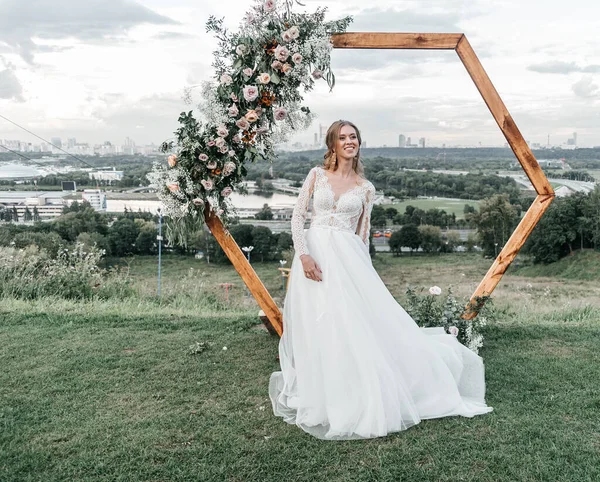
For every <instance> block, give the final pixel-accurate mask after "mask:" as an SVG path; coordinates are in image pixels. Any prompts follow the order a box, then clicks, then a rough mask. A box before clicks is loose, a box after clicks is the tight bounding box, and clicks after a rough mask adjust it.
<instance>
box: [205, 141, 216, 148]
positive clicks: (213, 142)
mask: <svg viewBox="0 0 600 482" xmlns="http://www.w3.org/2000/svg"><path fill="white" fill-rule="evenodd" d="M206 145H207V146H208V147H212V146H214V145H215V141H208V143H207V144H206Z"/></svg>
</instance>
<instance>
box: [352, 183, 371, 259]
mask: <svg viewBox="0 0 600 482" xmlns="http://www.w3.org/2000/svg"><path fill="white" fill-rule="evenodd" d="M374 200H375V186H373V184H371V183H369V184H368V185H367V189H366V195H365V202H364V204H363V212H362V214H361V216H360V219H359V220H358V227H357V229H356V234H358V235H359V236H360V238H361V239H362V241H363V243H365V246H367V247H368V246H369V234H370V233H371V211H373V201H374Z"/></svg>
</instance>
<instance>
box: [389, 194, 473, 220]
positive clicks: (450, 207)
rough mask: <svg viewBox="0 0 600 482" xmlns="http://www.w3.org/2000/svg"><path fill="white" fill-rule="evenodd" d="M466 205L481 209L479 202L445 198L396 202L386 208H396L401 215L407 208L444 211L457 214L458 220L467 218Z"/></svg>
mask: <svg viewBox="0 0 600 482" xmlns="http://www.w3.org/2000/svg"><path fill="white" fill-rule="evenodd" d="M465 204H470V205H471V206H474V207H476V208H479V201H478V200H469V199H445V198H434V199H408V200H406V201H401V202H395V203H393V204H385V205H384V207H386V208H387V207H390V206H391V207H394V208H396V209H397V210H398V212H399V213H401V214H403V213H404V210H405V209H406V206H414V207H416V208H419V209H423V210H425V211H427V210H428V209H434V208H437V209H443V210H444V211H446V212H447V213H449V214H451V213H454V214H456V217H457V218H458V219H462V218H464V217H465V213H464V212H463V210H464V208H465Z"/></svg>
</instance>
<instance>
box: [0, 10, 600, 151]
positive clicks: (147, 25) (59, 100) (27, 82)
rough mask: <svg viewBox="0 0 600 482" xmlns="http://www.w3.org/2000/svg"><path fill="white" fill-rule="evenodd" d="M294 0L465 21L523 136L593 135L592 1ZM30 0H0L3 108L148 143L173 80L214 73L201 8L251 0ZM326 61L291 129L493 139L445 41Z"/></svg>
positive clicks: (373, 13) (233, 14)
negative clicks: (333, 125) (339, 126)
mask: <svg viewBox="0 0 600 482" xmlns="http://www.w3.org/2000/svg"><path fill="white" fill-rule="evenodd" d="M303 3H306V5H307V6H306V9H307V10H310V11H313V10H314V9H315V8H316V7H318V6H326V7H328V9H329V14H328V18H330V19H333V18H339V17H341V16H344V15H348V14H350V15H354V16H355V22H354V23H353V24H351V26H350V30H351V31H360V30H363V31H396V32H407V31H414V32H417V31H421V32H425V31H430V32H444V31H450V32H464V33H465V34H466V35H467V37H468V39H469V41H470V43H471V45H472V46H473V48H474V49H475V52H476V53H477V55H478V57H479V58H480V59H481V61H482V63H483V66H484V68H485V69H486V71H487V72H488V74H489V76H490V78H491V79H492V82H493V83H494V85H495V87H496V89H497V90H498V91H499V92H500V94H501V96H502V98H503V100H504V102H505V104H506V105H507V107H508V109H509V111H510V112H511V114H512V115H513V117H514V118H515V120H516V122H517V124H518V126H519V128H520V130H521V131H522V132H523V134H524V136H525V137H526V138H527V139H528V140H531V141H532V142H545V139H546V136H547V135H548V133H550V134H551V135H552V136H553V137H556V138H558V137H561V136H564V135H566V133H568V132H572V131H573V130H577V131H578V133H579V138H578V140H579V141H580V143H581V144H582V145H598V144H600V122H598V115H597V114H595V112H598V103H599V98H598V87H597V81H595V79H594V77H592V74H594V73H597V72H598V69H600V67H599V66H600V43H599V41H598V40H597V26H596V23H595V19H596V20H597V17H598V14H599V13H600V6H599V5H598V4H597V3H596V2H592V1H591V0H572V2H571V3H570V4H569V5H568V6H565V4H564V3H562V2H558V0H548V1H547V2H544V5H543V6H541V5H540V4H539V3H538V2H532V3H528V2H521V1H519V0H485V2H484V0H431V1H428V2H426V4H424V3H423V2H421V1H417V0H381V1H378V2H377V4H376V5H377V7H370V6H368V5H367V4H366V3H365V2H364V0H361V1H359V0H344V1H341V0H306V1H305V2H303ZM36 4H37V5H39V6H38V8H36V9H31V8H30V7H29V6H28V2H23V1H22V0H21V1H17V0H0V54H1V55H3V56H4V57H5V58H6V59H7V61H10V62H11V67H10V68H8V67H7V68H6V69H4V70H1V71H0V106H1V107H2V111H3V113H4V115H6V116H7V117H9V118H13V119H14V120H16V121H18V122H20V123H22V124H25V125H27V126H29V127H35V129H36V132H39V133H40V134H42V135H44V136H55V135H58V136H62V137H71V136H76V137H78V138H79V137H82V140H88V141H90V142H101V141H104V140H111V141H112V142H117V143H118V142H121V141H122V140H123V139H124V138H125V137H126V136H130V137H134V138H135V140H136V141H137V142H138V143H145V142H148V143H149V142H155V143H159V142H162V141H163V140H164V139H165V136H166V137H169V136H171V135H172V134H171V133H172V131H173V130H174V129H175V128H176V127H177V126H176V122H177V117H178V115H179V113H180V112H181V111H182V110H184V109H189V106H185V105H184V104H183V103H182V102H181V100H180V99H181V95H182V92H183V89H184V87H185V86H186V85H190V84H197V83H199V82H201V81H202V80H206V79H208V78H210V77H211V75H212V67H211V63H212V51H213V50H214V48H215V46H216V42H215V40H214V39H213V38H211V37H210V36H208V35H207V34H206V33H205V29H204V26H205V23H206V20H207V18H208V16H209V15H211V14H212V15H216V16H217V17H225V23H226V25H227V26H228V28H230V29H232V30H235V29H236V28H237V25H238V23H239V21H240V20H241V18H242V16H243V13H244V11H245V10H246V9H247V8H248V6H249V5H250V2H249V1H248V0H220V1H219V2H208V0H200V2H198V0H138V1H126V0H112V1H111V2H100V0H86V1H84V2H82V1H80V0H53V1H50V0H37V1H36ZM534 4H537V5H534ZM300 10H302V9H300ZM581 12H585V15H582V14H581ZM556 38H560V39H561V41H560V42H556V40H555V39H556ZM333 67H334V69H335V73H336V77H337V85H336V88H335V89H334V91H333V92H332V93H329V89H328V88H327V87H326V86H325V85H321V86H319V87H318V88H317V89H316V90H315V91H314V92H312V93H310V94H309V95H307V96H306V97H305V99H306V103H307V104H308V105H309V107H311V109H312V110H313V111H315V112H316V113H317V115H318V116H319V117H318V120H317V122H316V126H315V127H314V128H311V129H310V132H306V133H300V134H299V135H298V137H297V139H299V140H303V141H306V142H310V141H312V133H313V132H314V131H316V130H317V125H318V124H319V123H322V124H328V123H329V122H331V121H332V120H335V119H338V118H340V117H344V118H351V120H354V121H355V122H357V124H358V125H359V127H362V129H363V131H364V133H365V138H366V139H367V140H368V142H369V145H381V144H388V145H394V144H395V142H396V141H397V137H398V134H399V133H403V134H405V135H410V136H411V137H413V138H417V139H418V138H419V137H426V138H427V143H428V144H432V143H437V144H439V145H441V144H442V143H446V144H448V145H449V144H474V145H477V143H479V142H482V144H496V145H501V144H503V143H504V138H503V137H502V135H501V134H500V131H499V129H498V127H497V126H496V125H495V123H494V121H493V119H492V118H491V115H490V113H489V111H488V110H487V108H486V106H485V104H484V103H483V101H482V99H481V96H480V95H479V93H478V92H477V90H476V88H475V87H474V85H473V82H472V81H471V79H470V78H469V76H468V75H467V73H466V71H465V69H464V68H463V66H462V64H461V62H460V60H459V59H458V56H457V55H456V54H455V53H454V52H452V51H447V52H435V51H383V50H381V51H373V50H369V51H367V50H336V51H334V53H333ZM542 73H544V74H546V73H547V74H548V75H542ZM550 74H561V75H550ZM582 74H587V75H584V76H583V78H579V76H581V75H582ZM9 93H10V94H9ZM22 100H26V102H25V103H23V102H20V101H22ZM584 100H585V102H584ZM584 104H585V105H584ZM1 127H2V129H3V137H6V136H11V137H12V138H23V139H25V135H24V134H23V133H22V132H19V131H17V130H16V129H15V128H13V127H11V126H5V125H1Z"/></svg>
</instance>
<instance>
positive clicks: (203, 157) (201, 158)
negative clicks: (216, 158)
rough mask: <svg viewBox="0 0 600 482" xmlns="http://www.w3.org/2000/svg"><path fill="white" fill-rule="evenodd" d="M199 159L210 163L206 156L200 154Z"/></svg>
mask: <svg viewBox="0 0 600 482" xmlns="http://www.w3.org/2000/svg"><path fill="white" fill-rule="evenodd" d="M198 159H199V160H200V161H202V162H206V161H208V156H207V155H206V154H200V155H199V156H198Z"/></svg>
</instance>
